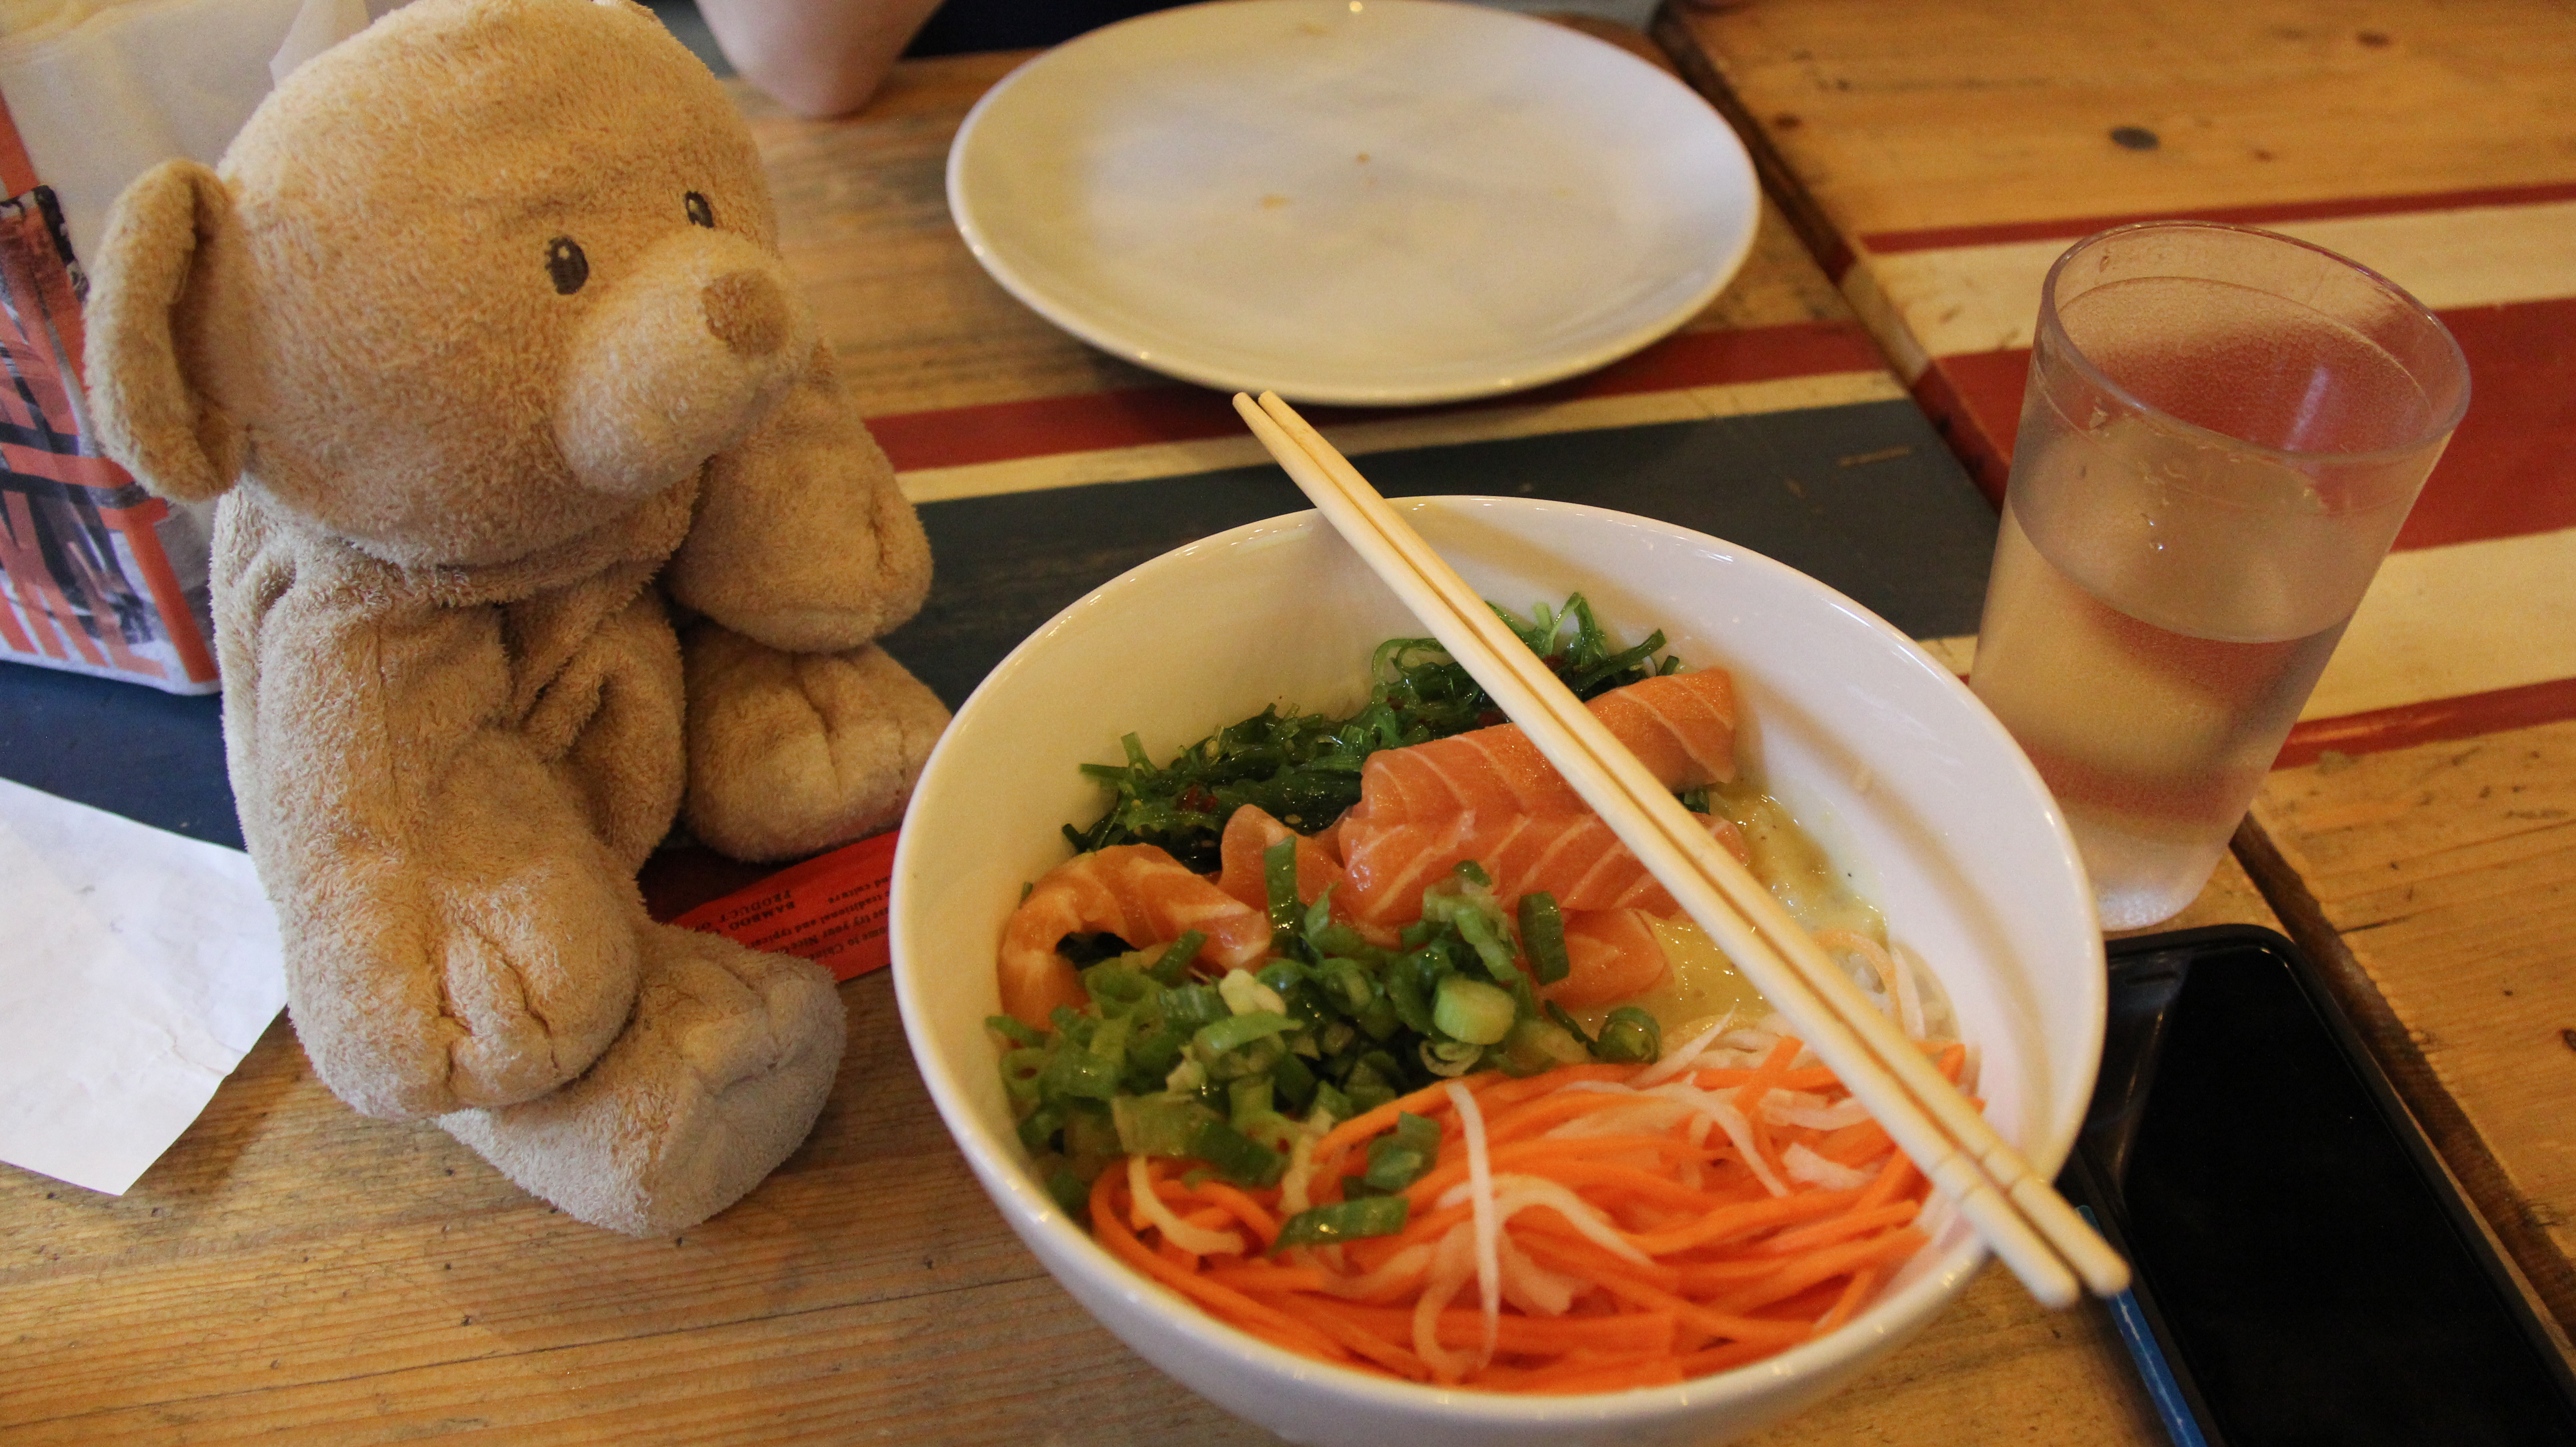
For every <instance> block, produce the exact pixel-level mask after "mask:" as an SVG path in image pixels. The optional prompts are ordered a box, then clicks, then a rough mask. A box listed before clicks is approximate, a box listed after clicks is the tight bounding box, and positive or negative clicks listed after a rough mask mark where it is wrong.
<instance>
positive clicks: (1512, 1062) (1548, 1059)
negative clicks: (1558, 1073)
mask: <svg viewBox="0 0 2576 1447" xmlns="http://www.w3.org/2000/svg"><path fill="white" fill-rule="evenodd" d="M1591 1057H1592V1051H1591V1047H1590V1046H1589V1045H1588V1044H1586V1043H1585V1042H1584V1041H1583V1040H1582V1039H1580V1038H1578V1037H1577V1036H1576V1035H1574V1034H1573V1033H1572V1032H1570V1031H1568V1030H1567V1029H1566V1028H1565V1027H1564V1026H1562V1025H1558V1024H1556V1023H1554V1022H1552V1021H1548V1020H1541V1019H1539V1018H1537V1017H1536V1016H1531V1017H1530V1018H1528V1019H1525V1020H1517V1021H1514V1022H1513V1024H1512V1033H1511V1034H1509V1035H1506V1036H1504V1037H1503V1059H1502V1066H1503V1069H1505V1070H1507V1071H1509V1072H1511V1073H1512V1074H1514V1075H1536V1074H1538V1073H1539V1072H1540V1071H1542V1070H1552V1069H1554V1068H1556V1067H1557V1066H1560V1065H1580V1064H1582V1063H1583V1062H1584V1061H1586V1060H1588V1059H1590V1058H1591Z"/></svg>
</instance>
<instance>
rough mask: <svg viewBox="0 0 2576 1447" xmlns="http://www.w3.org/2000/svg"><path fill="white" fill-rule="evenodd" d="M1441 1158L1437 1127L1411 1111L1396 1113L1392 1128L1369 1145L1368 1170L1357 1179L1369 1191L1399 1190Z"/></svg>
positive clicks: (1435, 1123) (1419, 1176)
mask: <svg viewBox="0 0 2576 1447" xmlns="http://www.w3.org/2000/svg"><path fill="white" fill-rule="evenodd" d="M1439 1155H1440V1127H1439V1125H1438V1123H1437V1122H1434V1121H1431V1120H1428V1119H1425V1118H1424V1117H1422V1116H1418V1115H1415V1114H1413V1113H1412V1112H1410V1111H1405V1112H1401V1113H1399V1114H1398V1115H1397V1116H1396V1118H1395V1129H1394V1130H1392V1131H1390V1132H1388V1133H1387V1134H1385V1135H1382V1136H1379V1137H1378V1138H1377V1139H1376V1140H1373V1141H1370V1142H1369V1148H1368V1169H1367V1170H1365V1171H1363V1172H1361V1174H1360V1179H1361V1180H1363V1181H1366V1182H1367V1183H1368V1185H1369V1187H1370V1189H1372V1190H1376V1191H1401V1190H1403V1189H1404V1188H1405V1187H1407V1186H1410V1185H1412V1184H1413V1183H1414V1182H1415V1181H1418V1180H1420V1179H1421V1178H1422V1175H1423V1173H1424V1172H1426V1171H1428V1170H1430V1169H1431V1163H1432V1162H1433V1161H1434V1160H1436V1159H1438V1158H1439Z"/></svg>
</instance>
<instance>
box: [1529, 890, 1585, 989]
mask: <svg viewBox="0 0 2576 1447" xmlns="http://www.w3.org/2000/svg"><path fill="white" fill-rule="evenodd" d="M1520 926H1521V950H1522V952H1523V953H1525V954H1527V955H1528V956H1529V962H1530V977H1531V978H1532V979H1535V980H1537V981H1538V982H1539V983H1540V984H1542V985H1553V984H1555V983H1556V982H1557V981H1559V980H1562V979H1564V978H1565V977H1566V976H1567V975H1568V974H1571V973H1572V972H1573V970H1574V962H1573V961H1572V960H1570V959H1568V958H1567V957H1566V953H1565V917H1564V916H1563V915H1560V914H1558V913H1557V910H1556V896H1555V895H1553V894H1550V893H1548V892H1547V891H1546V890H1544V889H1539V890H1532V891H1531V892H1530V893H1528V894H1524V895H1522V896H1521V903H1520Z"/></svg>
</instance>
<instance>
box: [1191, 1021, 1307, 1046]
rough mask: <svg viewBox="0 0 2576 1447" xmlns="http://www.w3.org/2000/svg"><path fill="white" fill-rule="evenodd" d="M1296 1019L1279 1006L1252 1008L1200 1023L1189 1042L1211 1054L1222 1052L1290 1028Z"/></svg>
mask: <svg viewBox="0 0 2576 1447" xmlns="http://www.w3.org/2000/svg"><path fill="white" fill-rule="evenodd" d="M1293 1023H1294V1022H1292V1021H1291V1020H1289V1018H1288V1017H1287V1016H1285V1015H1282V1014H1280V1013H1279V1012H1278V1011H1276V1010H1253V1011H1249V1012H1246V1013H1244V1014H1241V1015H1228V1016H1226V1017H1225V1018H1224V1019H1222V1020H1219V1021H1217V1022H1216V1023H1214V1024H1212V1025H1201V1026H1200V1027H1199V1030H1198V1033H1197V1034H1196V1035H1194V1036H1192V1037H1191V1038H1190V1043H1191V1044H1192V1045H1195V1046H1197V1047H1198V1048H1199V1049H1200V1050H1203V1051H1205V1052H1207V1053H1208V1054H1209V1055H1212V1056H1213V1055H1223V1054H1225V1053H1226V1052H1227V1051H1229V1050H1235V1049H1239V1048H1241V1047H1243V1046H1245V1045H1249V1044H1251V1043H1252V1042H1253V1041H1255V1040H1259V1039H1262V1038H1263V1037H1265V1036H1270V1035H1276V1034H1278V1033H1280V1032H1281V1031H1283V1030H1287V1029H1289V1028H1290V1027H1291V1025H1292V1024H1293Z"/></svg>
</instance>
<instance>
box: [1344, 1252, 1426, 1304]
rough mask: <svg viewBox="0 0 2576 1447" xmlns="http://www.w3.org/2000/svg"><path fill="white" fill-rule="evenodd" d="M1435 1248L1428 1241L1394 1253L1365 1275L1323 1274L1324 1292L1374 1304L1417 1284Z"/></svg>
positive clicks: (1410, 1288) (1408, 1289)
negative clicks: (1346, 1276) (1373, 1302)
mask: <svg viewBox="0 0 2576 1447" xmlns="http://www.w3.org/2000/svg"><path fill="white" fill-rule="evenodd" d="M1438 1253H1439V1248H1438V1247H1437V1246H1435V1245H1433V1244H1432V1243H1430V1242H1427V1241H1425V1242H1418V1243H1416V1244H1414V1245H1411V1246H1407V1247H1405V1248H1404V1249H1403V1250H1401V1251H1398V1252H1396V1253H1395V1254H1394V1255H1393V1256H1390V1257H1388V1258H1386V1260H1385V1261H1384V1262H1382V1263H1380V1264H1379V1266H1378V1268H1377V1270H1375V1271H1372V1272H1370V1273H1368V1274H1367V1275H1365V1276H1355V1277H1348V1278H1345V1277H1341V1276H1336V1275H1333V1274H1331V1273H1326V1275H1325V1277H1324V1290H1326V1291H1328V1292H1331V1293H1332V1294H1333V1295H1335V1296H1339V1297H1343V1298H1345V1299H1347V1300H1351V1301H1375V1300H1378V1299H1380V1298H1382V1297H1391V1296H1396V1295H1400V1294H1402V1293H1404V1292H1406V1291H1410V1290H1412V1289H1413V1288H1414V1287H1415V1286H1417V1285H1419V1284H1421V1281H1422V1278H1423V1274H1424V1273H1425V1272H1428V1271H1429V1270H1430V1269H1431V1261H1432V1258H1433V1257H1434V1256H1436V1255H1437V1254H1438Z"/></svg>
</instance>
